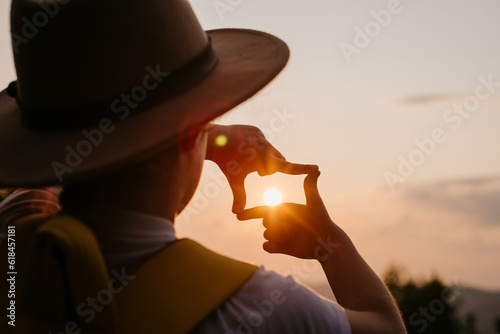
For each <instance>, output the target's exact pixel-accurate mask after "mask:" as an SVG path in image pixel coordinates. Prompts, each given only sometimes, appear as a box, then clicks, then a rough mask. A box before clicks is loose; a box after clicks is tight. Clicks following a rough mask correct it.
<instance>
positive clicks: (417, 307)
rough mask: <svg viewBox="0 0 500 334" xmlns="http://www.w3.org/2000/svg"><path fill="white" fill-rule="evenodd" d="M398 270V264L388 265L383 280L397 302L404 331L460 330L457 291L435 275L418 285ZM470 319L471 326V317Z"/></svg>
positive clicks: (456, 333)
mask: <svg viewBox="0 0 500 334" xmlns="http://www.w3.org/2000/svg"><path fill="white" fill-rule="evenodd" d="M402 271H403V270H402V269H401V268H400V267H397V266H391V267H390V268H389V269H388V270H387V272H386V274H385V275H384V280H385V282H386V284H387V286H388V288H389V290H390V291H391V293H392V294H393V296H394V298H395V299H396V301H397V303H398V304H399V307H400V309H401V312H402V314H403V320H404V322H405V325H406V328H407V331H408V333H409V334H413V333H415V334H421V333H426V334H434V333H436V334H438V333H439V334H443V333H446V334H459V333H461V331H462V326H461V324H460V321H459V319H458V317H457V314H456V307H457V305H456V301H457V300H458V299H457V295H458V294H459V292H457V291H454V290H453V289H451V288H449V287H447V286H446V285H444V284H443V283H442V282H441V280H440V279H439V278H438V277H433V278H431V279H430V280H428V281H423V282H420V283H418V284H417V283H415V282H414V281H413V280H411V279H406V280H403V279H402V277H401V276H402ZM471 321H472V322H473V323H472V324H471V326H474V325H475V318H474V319H473V320H472V319H471ZM471 333H475V332H471Z"/></svg>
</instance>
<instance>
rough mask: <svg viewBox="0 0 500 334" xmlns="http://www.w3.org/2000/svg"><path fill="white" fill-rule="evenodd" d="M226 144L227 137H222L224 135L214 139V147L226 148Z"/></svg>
mask: <svg viewBox="0 0 500 334" xmlns="http://www.w3.org/2000/svg"><path fill="white" fill-rule="evenodd" d="M226 144H227V137H226V136H224V135H218V136H217V137H216V138H215V145H217V146H220V147H222V146H226Z"/></svg>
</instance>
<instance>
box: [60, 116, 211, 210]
mask: <svg viewBox="0 0 500 334" xmlns="http://www.w3.org/2000/svg"><path fill="white" fill-rule="evenodd" d="M206 129H207V127H206V124H200V125H198V126H196V127H193V128H192V129H191V130H190V131H189V132H188V133H186V134H185V136H183V137H180V138H179V139H178V141H177V145H173V146H169V147H168V148H166V149H164V150H163V151H161V152H159V153H157V154H155V155H153V156H152V157H150V158H147V159H144V160H141V161H139V162H137V163H134V164H132V165H129V166H126V167H123V168H121V169H119V170H115V171H112V172H108V173H105V174H102V175H99V176H97V177H95V178H92V179H87V180H83V181H79V182H75V183H71V184H67V185H65V186H64V188H63V191H62V193H61V194H60V196H59V201H60V203H61V206H62V209H63V211H64V212H66V213H69V214H72V215H75V216H79V217H82V216H84V215H85V209H86V208H88V207H89V206H93V205H101V206H102V205H110V204H112V203H113V200H116V197H121V196H124V194H126V193H127V192H129V191H131V190H132V191H133V190H136V191H137V190H149V191H154V190H161V189H163V188H164V187H165V184H168V183H171V182H175V178H176V177H177V173H175V171H174V170H173V169H174V168H176V167H177V166H178V163H179V161H180V157H181V154H182V152H187V151H191V150H192V149H193V148H194V146H195V142H196V139H197V138H198V135H199V134H200V133H202V132H204V131H206ZM121 198H123V197H121Z"/></svg>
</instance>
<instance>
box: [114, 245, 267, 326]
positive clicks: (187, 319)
mask: <svg viewBox="0 0 500 334" xmlns="http://www.w3.org/2000/svg"><path fill="white" fill-rule="evenodd" d="M257 269H258V268H257V267H256V266H254V265H252V264H249V263H245V262H240V261H237V260H234V259H231V258H228V257H226V256H223V255H220V254H218V253H215V252H213V251H210V250H208V249H206V248H205V247H203V246H201V245H200V244H198V243H196V242H194V241H193V240H190V239H182V240H179V241H177V242H175V243H174V244H172V245H170V246H169V247H167V248H165V249H164V250H163V251H161V252H160V253H158V254H157V255H156V256H154V257H153V258H151V259H150V260H148V261H147V262H146V263H145V264H144V265H142V266H141V267H139V268H138V269H137V270H136V271H135V272H134V276H135V278H134V279H133V280H132V281H130V282H129V284H128V286H127V287H126V288H125V289H124V290H123V292H122V293H120V294H119V295H118V296H117V298H118V308H119V312H120V315H121V325H122V328H121V329H120V333H124V334H132V333H134V334H135V333H141V334H148V333H151V334H153V333H154V334H156V333H170V334H178V333H187V332H189V331H190V330H191V329H193V328H194V327H195V326H196V324H198V323H199V322H200V321H201V320H202V319H203V318H205V317H206V316H207V315H208V314H209V313H210V312H211V311H213V310H214V309H215V308H216V307H217V306H218V305H220V304H221V303H222V302H224V301H225V300H226V299H227V298H228V297H229V296H231V295H232V294H233V293H234V292H236V290H238V289H239V288H240V287H241V286H242V285H243V284H244V283H245V282H246V281H247V280H248V279H249V278H250V277H251V276H252V275H253V274H254V273H255V271H256V270H257Z"/></svg>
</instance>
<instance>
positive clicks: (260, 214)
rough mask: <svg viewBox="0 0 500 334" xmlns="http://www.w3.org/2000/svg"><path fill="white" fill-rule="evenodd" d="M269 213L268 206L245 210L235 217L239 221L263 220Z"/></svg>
mask: <svg viewBox="0 0 500 334" xmlns="http://www.w3.org/2000/svg"><path fill="white" fill-rule="evenodd" d="M268 213H269V207H268V206H256V207H254V208H250V209H246V210H243V211H241V212H239V213H238V214H237V215H236V217H237V218H238V219H239V220H249V219H259V218H265V217H266V216H267V215H268Z"/></svg>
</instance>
